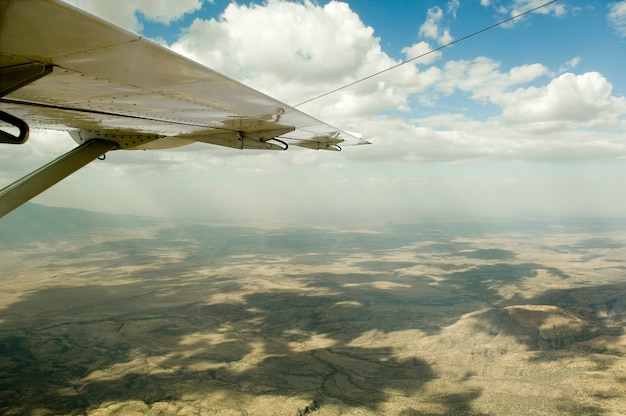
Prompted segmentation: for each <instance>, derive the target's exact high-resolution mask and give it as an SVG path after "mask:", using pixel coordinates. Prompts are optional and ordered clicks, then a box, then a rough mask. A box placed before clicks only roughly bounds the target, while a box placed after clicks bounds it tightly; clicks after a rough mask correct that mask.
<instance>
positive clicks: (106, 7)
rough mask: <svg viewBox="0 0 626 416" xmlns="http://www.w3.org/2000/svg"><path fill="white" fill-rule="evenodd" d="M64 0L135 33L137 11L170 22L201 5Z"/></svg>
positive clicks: (180, 0) (186, 0) (197, 0)
mask: <svg viewBox="0 0 626 416" xmlns="http://www.w3.org/2000/svg"><path fill="white" fill-rule="evenodd" d="M64 1H65V2H67V3H69V4H72V5H74V6H77V7H79V8H81V9H83V10H85V11H87V12H89V13H91V14H94V15H96V16H99V17H101V18H103V19H106V20H108V21H110V22H112V23H115V24H116V25H118V26H121V27H123V28H125V29H128V30H130V31H132V32H136V33H137V32H140V31H141V29H142V26H141V23H140V21H139V19H138V16H137V15H138V13H141V14H142V15H143V16H144V17H145V18H146V19H148V20H152V21H155V22H160V23H170V22H172V21H174V20H177V19H179V18H180V17H182V16H183V15H185V14H186V13H190V12H193V11H196V10H198V9H200V7H202V0H176V1H170V0H135V1H127V0H107V1H93V0H64ZM211 3H212V1H211Z"/></svg>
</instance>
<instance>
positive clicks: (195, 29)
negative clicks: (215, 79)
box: [0, 0, 626, 225]
mask: <svg viewBox="0 0 626 416" xmlns="http://www.w3.org/2000/svg"><path fill="white" fill-rule="evenodd" d="M71 3H72V4H74V5H77V6H78V7H81V8H84V9H86V10H87V11H89V12H91V13H94V14H96V15H99V16H101V17H103V18H105V19H107V20H110V21H112V22H113V23H115V24H118V25H121V26H123V27H125V28H126V29H128V30H132V31H134V32H137V33H140V34H141V35H143V36H145V37H148V38H150V39H153V40H155V41H157V42H160V43H162V44H164V45H166V46H167V47H170V48H171V49H172V50H173V51H175V52H176V53H181V54H184V55H186V56H188V57H190V58H192V59H194V60H197V61H199V62H200V63H202V64H204V65H206V66H208V67H211V68H213V69H215V70H217V71H219V72H222V73H224V74H226V75H228V76H230V77H232V78H235V79H237V80H240V81H242V82H244V83H246V84H248V85H250V86H252V87H254V88H256V89H258V90H260V91H263V92H265V93H268V94H269V95H272V96H274V97H276V98H278V99H280V100H282V101H284V102H286V103H288V104H292V105H293V104H296V103H299V102H301V101H303V100H306V99H309V98H312V97H315V96H317V95H319V94H322V93H324V92H326V91H330V90H332V89H334V88H337V87H339V86H342V85H345V84H347V83H349V82H353V81H356V80H358V79H360V78H362V77H365V76H367V75H370V74H372V73H375V72H377V71H380V70H383V69H385V68H388V67H390V66H392V65H395V64H398V63H399V62H401V61H403V60H405V59H407V58H409V57H412V56H415V54H417V53H422V52H424V51H428V50H432V49H434V48H437V47H439V46H441V45H443V44H445V43H447V42H450V41H454V40H457V39H460V38H462V37H463V36H466V35H468V34H470V33H473V32H475V31H477V30H480V29H483V28H485V27H488V26H490V25H493V24H495V23H497V22H499V21H501V20H504V19H507V18H509V17H511V16H512V15H514V14H516V13H519V12H523V11H526V10H528V9H531V8H533V7H536V6H539V5H540V4H542V3H544V2H543V1H541V0H472V1H468V0H452V1H448V2H445V1H416V0H414V1H396V2H379V1H373V0H372V1H364V0H359V1H346V2H327V1H317V2H302V1H286V0H270V1H265V2H258V1H247V2H244V1H239V2H237V3H231V2H229V1H225V0H214V1H201V0H180V1H177V2H171V1H166V0H134V1H131V0H111V1H107V2H93V1H86V0H72V1H71ZM625 67H626V1H617V2H591V3H589V2H584V1H581V0H559V1H557V2H556V3H553V4H551V5H549V6H548V7H546V8H543V9H541V10H540V11H538V12H536V13H533V14H530V15H526V16H524V17H523V18H521V19H519V20H516V21H514V22H510V23H508V24H507V25H506V26H504V27H498V28H495V29H492V30H489V31H487V32H484V33H481V34H479V35H477V36H475V37H472V38H470V39H467V40H465V41H462V42H459V43H456V44H454V45H453V46H451V47H448V48H445V49H443V50H441V51H439V52H436V53H432V54H430V55H428V56H427V57H425V58H423V59H419V60H417V61H414V62H412V63H410V64H407V65H404V66H402V67H400V68H398V69H396V70H393V71H390V72H387V73H385V74H383V75H381V76H379V77H376V78H374V79H372V80H369V81H366V82H363V83H359V84H357V85H355V86H353V87H351V88H347V89H345V90H342V91H340V92H337V93H335V94H331V95H329V96H327V97H324V98H322V99H319V100H316V101H313V102H311V103H307V104H304V105H302V106H301V107H300V109H302V110H303V111H305V112H308V113H310V114H312V115H314V116H316V117H318V118H320V119H322V120H324V121H326V122H328V123H330V124H332V125H335V126H337V127H340V128H343V129H345V130H349V131H358V132H361V133H363V135H364V137H365V138H367V139H368V140H370V141H371V142H372V143H373V144H372V145H371V146H362V147H358V148H346V149H344V151H343V152H341V153H339V154H332V153H330V154H329V153H324V152H314V151H306V150H304V151H301V150H295V151H292V150H291V149H290V151H288V152H284V153H279V154H277V153H258V152H240V151H233V150H231V149H222V148H218V147H214V146H209V145H200V144H198V145H192V146H189V147H186V148H181V149H179V150H174V151H169V152H166V151H163V152H161V151H158V152H113V153H112V154H111V155H109V157H108V158H107V161H106V163H99V162H98V163H94V164H92V165H90V166H89V167H88V168H86V169H84V170H82V171H80V172H78V173H77V174H75V175H74V176H72V177H71V178H70V179H68V180H66V181H65V182H63V183H61V184H59V185H57V186H55V187H54V188H52V189H51V190H49V191H47V192H46V193H44V194H43V195H41V196H40V197H38V198H37V200H36V201H38V202H41V203H44V204H51V205H59V206H72V207H77V208H86V209H96V210H102V211H111V212H125V213H134V214H142V213H145V214H149V215H165V216H196V217H206V218H209V219H214V220H217V221H231V222H246V223H254V224H259V223H267V222H272V221H274V220H275V219H276V218H280V219H281V220H282V221H286V222H292V223H307V224H320V225H340V224H348V223H355V224H357V223H358V224H368V223H373V222H411V221H419V220H424V219H429V218H438V219H441V218H461V219H463V218H469V219H472V218H485V217H487V218H494V217H497V218H511V217H519V216H537V215H552V216H554V215H556V216H617V215H623V213H624V212H626V211H625V209H626V197H624V196H622V195H624V194H625V193H624V192H623V189H625V185H626V175H625V174H626V166H625V165H624V163H625V160H626V131H625V130H626V98H625V96H626V81H625V80H624V75H623V68H625ZM73 145H74V144H73V143H72V141H71V140H70V139H69V138H68V137H67V135H66V134H65V133H50V132H34V133H33V134H32V138H31V140H30V141H29V143H28V144H27V145H26V146H24V147H22V148H20V149H19V150H13V149H12V150H11V151H10V152H8V153H4V156H3V157H2V159H0V162H1V163H2V166H4V168H3V169H2V170H1V171H0V178H1V179H2V180H3V182H7V183H8V182H10V181H11V180H14V179H16V178H17V177H19V175H20V174H24V173H27V172H28V170H29V169H31V168H34V167H36V166H38V165H39V164H41V163H42V162H45V161H46V160H49V159H51V158H52V157H53V156H54V155H57V154H59V153H61V152H63V151H65V150H67V149H69V148H71V147H73ZM16 161H20V163H18V162H16ZM96 190H97V191H96Z"/></svg>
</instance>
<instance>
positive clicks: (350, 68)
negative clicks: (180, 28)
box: [172, 0, 429, 121]
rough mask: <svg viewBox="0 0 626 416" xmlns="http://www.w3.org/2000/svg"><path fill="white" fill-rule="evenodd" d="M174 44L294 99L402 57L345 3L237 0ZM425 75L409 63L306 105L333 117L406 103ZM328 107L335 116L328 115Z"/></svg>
mask: <svg viewBox="0 0 626 416" xmlns="http://www.w3.org/2000/svg"><path fill="white" fill-rule="evenodd" d="M269 27H271V28H277V29H276V30H267V29H266V28H269ZM172 49H174V50H175V51H177V52H179V53H182V54H183V55H186V56H189V57H190V58H192V59H195V60H197V61H199V62H201V63H203V64H205V65H207V66H209V67H210V68H213V69H215V70H217V71H220V72H222V73H224V74H226V75H228V76H231V77H233V78H235V79H238V80H242V81H243V82H245V83H246V84H248V85H250V86H252V87H254V88H257V89H259V90H261V91H263V92H265V93H268V94H270V95H272V96H275V97H276V98H278V99H280V100H282V101H285V102H287V103H291V104H295V103H298V102H301V101H304V100H305V99H309V98H312V97H314V96H316V95H319V94H321V93H323V92H326V91H329V90H332V89H335V88H337V87H340V86H343V85H346V84H348V83H351V82H354V81H356V80H359V79H361V78H363V77H366V76H369V75H372V74H374V73H377V72H379V71H382V70H385V69H387V68H389V67H391V66H393V65H397V64H398V63H399V61H396V60H394V59H392V58H391V57H389V56H388V55H387V54H385V53H384V52H383V51H382V49H381V47H380V43H379V39H378V38H376V37H374V31H373V29H372V28H371V27H368V26H366V25H364V24H363V22H362V21H361V20H360V18H359V16H358V15H357V14H355V13H354V12H353V11H352V10H351V9H350V7H349V6H348V4H347V3H342V2H330V3H328V4H326V5H325V6H324V7H320V6H317V5H315V4H313V3H311V2H304V3H294V2H287V1H282V0H270V1H268V2H267V3H266V4H265V5H262V6H261V5H250V6H246V5H238V4H236V3H231V4H230V5H229V6H228V7H227V8H226V10H225V11H224V13H223V14H222V15H221V16H220V18H219V19H210V20H200V19H198V20H196V21H195V22H194V23H193V24H192V26H191V27H190V28H189V29H188V30H187V31H186V33H185V34H184V35H183V36H182V37H181V38H180V39H179V40H178V41H177V42H176V43H175V44H173V45H172ZM424 82H429V76H426V75H422V74H420V73H419V71H418V69H417V67H416V66H415V65H404V66H402V67H401V68H398V69H396V70H394V71H393V72H390V73H386V74H384V75H381V76H377V77H376V78H375V79H373V80H371V82H366V83H361V84H358V85H355V86H353V87H351V88H350V89H349V90H345V91H342V92H341V93H338V94H334V95H333V97H332V100H330V101H324V100H321V101H319V102H316V103H315V104H312V105H307V106H306V108H305V109H306V110H307V111H308V112H312V113H314V114H316V115H318V116H320V117H324V120H328V121H332V119H333V118H335V117H336V116H337V115H341V116H342V117H345V116H346V115H347V114H356V113H361V114H363V113H364V112H369V111H376V110H381V109H387V108H401V107H403V106H406V92H417V91H420V90H421V89H423V88H424ZM329 103H331V104H329ZM329 106H332V108H329ZM328 113H332V114H335V117H332V116H331V119H330V120H329V119H328V118H326V116H327V114H328Z"/></svg>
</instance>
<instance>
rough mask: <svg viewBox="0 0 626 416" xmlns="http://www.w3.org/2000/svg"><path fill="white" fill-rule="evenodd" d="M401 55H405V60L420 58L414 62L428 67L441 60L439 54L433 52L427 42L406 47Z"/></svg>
mask: <svg viewBox="0 0 626 416" xmlns="http://www.w3.org/2000/svg"><path fill="white" fill-rule="evenodd" d="M402 53H403V54H405V56H406V59H413V58H416V57H418V56H419V57H420V58H419V59H417V60H416V61H415V63H417V64H419V65H428V64H432V63H434V62H435V61H436V60H437V59H439V58H441V52H440V51H437V52H433V49H432V48H431V47H430V45H429V44H428V42H423V41H422V42H418V43H414V44H413V45H411V46H407V47H406V48H404V49H402Z"/></svg>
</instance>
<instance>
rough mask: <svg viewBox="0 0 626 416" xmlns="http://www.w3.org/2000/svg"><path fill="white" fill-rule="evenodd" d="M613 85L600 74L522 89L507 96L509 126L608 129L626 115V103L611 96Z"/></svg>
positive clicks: (568, 75) (571, 76) (565, 76)
mask: <svg viewBox="0 0 626 416" xmlns="http://www.w3.org/2000/svg"><path fill="white" fill-rule="evenodd" d="M612 88H613V87H612V85H611V84H610V83H609V82H608V81H607V80H606V78H604V77H603V76H602V75H601V74H599V73H597V72H588V73H585V74H582V75H575V74H572V73H566V74H563V75H561V76H559V77H558V78H555V79H553V80H552V81H551V82H550V83H549V84H548V85H546V86H544V87H531V88H528V89H519V90H516V91H514V92H512V93H509V94H506V95H505V96H504V100H503V101H504V105H505V106H504V110H503V116H504V120H505V121H506V122H509V123H535V122H543V123H545V122H564V121H566V122H569V123H574V124H578V125H581V126H594V127H602V128H608V127H611V126H614V125H615V124H616V123H618V122H619V118H620V117H621V116H623V115H624V113H625V112H626V100H625V99H624V98H623V97H613V96H612V94H611V93H612Z"/></svg>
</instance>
